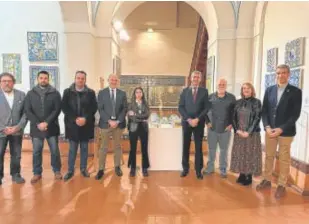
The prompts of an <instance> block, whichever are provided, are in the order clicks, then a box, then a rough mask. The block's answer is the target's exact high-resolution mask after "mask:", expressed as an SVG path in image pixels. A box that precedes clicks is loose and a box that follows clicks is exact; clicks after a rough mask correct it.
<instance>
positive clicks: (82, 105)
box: [61, 84, 98, 141]
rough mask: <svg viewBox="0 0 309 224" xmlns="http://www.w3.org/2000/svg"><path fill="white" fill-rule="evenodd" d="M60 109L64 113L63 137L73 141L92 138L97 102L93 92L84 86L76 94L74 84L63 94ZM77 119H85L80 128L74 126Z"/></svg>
mask: <svg viewBox="0 0 309 224" xmlns="http://www.w3.org/2000/svg"><path fill="white" fill-rule="evenodd" d="M61 108H62V111H63V113H64V124H65V137H66V138H67V139H69V140H73V141H88V140H90V139H93V138H94V123H95V113H96V111H97V108H98V106H97V100H96V95H95V92H94V91H93V90H92V89H90V88H88V87H87V86H85V88H84V90H83V91H81V92H77V91H76V89H75V84H72V85H71V86H70V88H67V89H65V90H64V92H63V96H62V102H61ZM77 117H84V118H86V124H85V125H84V126H82V127H80V126H78V125H77V124H76V118H77Z"/></svg>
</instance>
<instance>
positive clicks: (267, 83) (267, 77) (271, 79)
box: [264, 73, 276, 89]
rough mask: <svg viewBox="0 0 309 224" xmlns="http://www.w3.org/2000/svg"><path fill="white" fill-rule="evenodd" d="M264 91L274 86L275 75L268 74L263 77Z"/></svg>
mask: <svg viewBox="0 0 309 224" xmlns="http://www.w3.org/2000/svg"><path fill="white" fill-rule="evenodd" d="M264 84H265V86H264V87H265V89H267V88H268V87H270V86H273V85H275V84H276V73H270V74H266V75H265V82H264Z"/></svg>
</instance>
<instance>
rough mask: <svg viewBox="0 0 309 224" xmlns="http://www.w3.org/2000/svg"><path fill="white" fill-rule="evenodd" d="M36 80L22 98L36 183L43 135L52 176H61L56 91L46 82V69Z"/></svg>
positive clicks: (58, 105)
mask: <svg viewBox="0 0 309 224" xmlns="http://www.w3.org/2000/svg"><path fill="white" fill-rule="evenodd" d="M37 81H38V84H37V85H36V86H35V87H33V88H32V90H30V91H29V92H28V93H27V95H26V99H25V113H26V115H27V118H28V119H29V120H30V135H31V137H32V145H33V161H32V163H33V174H34V175H33V178H32V179H31V183H32V184H34V183H37V182H38V181H39V180H40V179H41V178H42V172H43V169H42V152H43V146H44V139H46V140H47V143H48V145H49V149H50V154H51V165H52V168H53V172H54V174H55V179H56V180H61V179H62V175H61V158H60V151H59V145H58V136H59V134H60V128H59V121H58V116H59V114H60V112H61V96H60V93H59V92H58V91H57V90H56V89H55V88H54V87H53V86H51V85H50V84H49V73H48V72H47V71H40V72H39V73H38V75H37Z"/></svg>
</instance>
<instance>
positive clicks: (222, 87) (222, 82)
mask: <svg viewBox="0 0 309 224" xmlns="http://www.w3.org/2000/svg"><path fill="white" fill-rule="evenodd" d="M226 86H227V81H226V79H225V78H219V80H218V83H217V92H218V94H222V95H223V94H225V92H226Z"/></svg>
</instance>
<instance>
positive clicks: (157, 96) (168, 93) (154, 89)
mask: <svg viewBox="0 0 309 224" xmlns="http://www.w3.org/2000/svg"><path fill="white" fill-rule="evenodd" d="M138 86H141V87H142V88H143V90H144V93H145V97H146V99H147V101H148V103H149V106H151V107H177V106H178V101H179V96H180V93H181V91H182V89H183V87H184V86H185V77H184V76H173V77H170V76H139V75H136V76H131V75H130V76H127V75H123V76H120V88H121V89H122V90H124V91H126V93H127V97H128V102H130V100H131V97H132V93H133V90H134V88H135V87H138Z"/></svg>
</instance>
